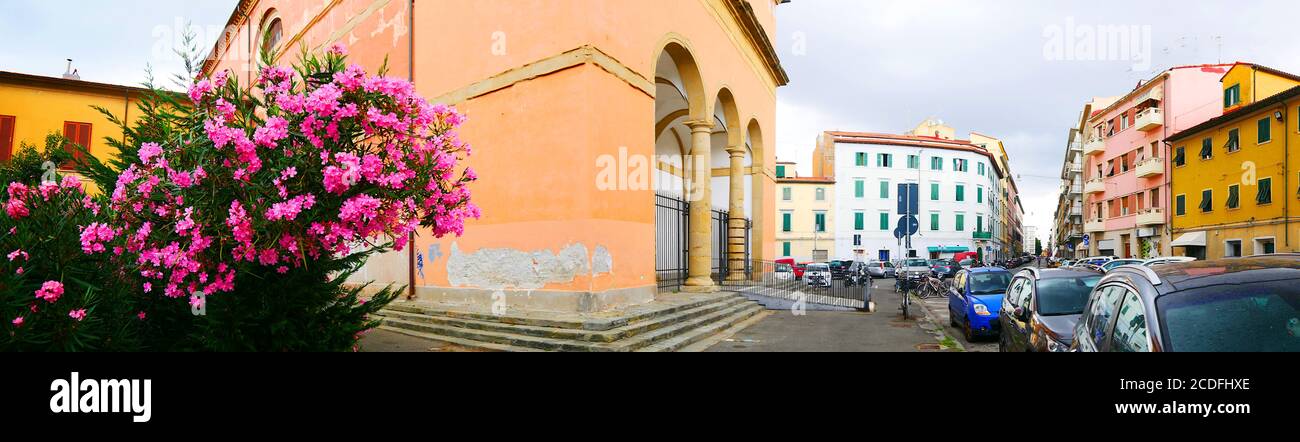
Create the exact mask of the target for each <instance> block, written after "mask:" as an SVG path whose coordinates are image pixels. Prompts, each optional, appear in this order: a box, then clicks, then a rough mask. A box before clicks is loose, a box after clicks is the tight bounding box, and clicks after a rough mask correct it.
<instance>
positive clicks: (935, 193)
mask: <svg viewBox="0 0 1300 442" xmlns="http://www.w3.org/2000/svg"><path fill="white" fill-rule="evenodd" d="M930 201H939V183H930Z"/></svg>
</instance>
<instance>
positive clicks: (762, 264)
mask: <svg viewBox="0 0 1300 442" xmlns="http://www.w3.org/2000/svg"><path fill="white" fill-rule="evenodd" d="M746 268H747V270H746V271H745V272H744V275H745V277H744V278H743V279H738V280H726V278H724V279H723V281H722V284H723V286H725V287H726V288H727V289H728V290H734V291H737V292H741V293H744V294H748V295H756V296H766V297H770V298H778V299H785V300H790V301H803V302H809V303H814V304H824V305H834V306H840V307H851V308H858V309H862V308H866V303H867V302H869V301H870V300H871V283H872V280H871V279H870V278H867V279H865V280H858V279H854V280H852V281H850V280H849V279H848V275H847V272H843V273H841V272H835V273H833V274H832V276H831V280H830V281H829V282H822V281H814V280H812V278H805V277H804V276H806V275H800V274H799V273H800V272H796V271H795V270H794V269H793V268H792V267H791V266H789V265H788V264H780V263H775V262H772V261H757V260H746ZM886 282H888V283H889V284H890V287H892V286H893V285H892V284H893V280H888V281H886Z"/></svg>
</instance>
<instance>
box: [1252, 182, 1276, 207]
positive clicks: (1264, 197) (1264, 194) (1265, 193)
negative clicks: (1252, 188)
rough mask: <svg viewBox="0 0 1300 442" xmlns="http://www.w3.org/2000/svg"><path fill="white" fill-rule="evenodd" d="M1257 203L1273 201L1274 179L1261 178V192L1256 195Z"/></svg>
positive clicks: (1270, 202)
mask: <svg viewBox="0 0 1300 442" xmlns="http://www.w3.org/2000/svg"><path fill="white" fill-rule="evenodd" d="M1255 203H1256V204H1261V205H1262V204H1272V203H1273V179H1272V178H1260V179H1259V193H1258V194H1256V195H1255Z"/></svg>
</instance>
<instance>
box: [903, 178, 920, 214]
mask: <svg viewBox="0 0 1300 442" xmlns="http://www.w3.org/2000/svg"><path fill="white" fill-rule="evenodd" d="M919 193H920V185H919V184H917V183H900V184H899V185H898V198H897V200H898V214H899V215H916V214H918V213H920V197H919V196H918V194H919Z"/></svg>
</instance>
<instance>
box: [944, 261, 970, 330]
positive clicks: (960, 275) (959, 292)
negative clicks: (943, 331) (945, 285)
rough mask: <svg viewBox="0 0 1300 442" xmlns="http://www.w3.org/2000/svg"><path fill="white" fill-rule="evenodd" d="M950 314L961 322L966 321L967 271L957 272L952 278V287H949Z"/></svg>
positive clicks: (954, 319) (953, 318) (956, 320)
mask: <svg viewBox="0 0 1300 442" xmlns="http://www.w3.org/2000/svg"><path fill="white" fill-rule="evenodd" d="M948 314H949V315H950V316H952V320H953V321H955V322H957V323H958V324H961V323H962V322H964V321H966V271H965V270H962V271H960V272H957V276H954V277H953V278H952V288H951V289H948Z"/></svg>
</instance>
